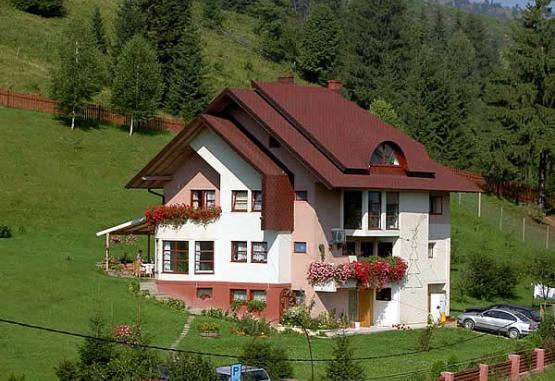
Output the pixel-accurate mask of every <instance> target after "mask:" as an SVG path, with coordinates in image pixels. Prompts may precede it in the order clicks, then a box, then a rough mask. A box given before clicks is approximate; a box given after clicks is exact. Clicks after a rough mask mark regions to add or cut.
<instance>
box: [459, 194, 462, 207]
mask: <svg viewBox="0 0 555 381" xmlns="http://www.w3.org/2000/svg"><path fill="white" fill-rule="evenodd" d="M461 198H462V195H461V192H459V206H461Z"/></svg>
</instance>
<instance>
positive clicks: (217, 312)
mask: <svg viewBox="0 0 555 381" xmlns="http://www.w3.org/2000/svg"><path fill="white" fill-rule="evenodd" d="M201 314H202V315H203V316H207V317H211V318H213V319H223V320H228V319H229V318H230V316H229V313H228V312H227V311H224V310H222V309H220V308H210V309H208V310H202V311H201Z"/></svg>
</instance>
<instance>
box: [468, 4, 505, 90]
mask: <svg viewBox="0 0 555 381" xmlns="http://www.w3.org/2000/svg"><path fill="white" fill-rule="evenodd" d="M462 30H463V31H464V33H465V35H466V36H467V37H468V39H469V40H470V42H471V43H472V46H473V47H474V52H475V67H476V70H475V71H476V74H477V75H478V77H479V78H480V80H481V81H482V83H483V82H485V80H486V79H487V78H489V77H490V76H491V74H492V73H493V71H494V69H495V67H496V66H497V65H498V64H499V48H498V42H497V41H495V39H494V38H493V36H492V33H491V31H490V30H489V29H488V28H487V26H486V24H485V23H484V21H483V19H482V18H481V17H480V16H478V15H476V14H473V13H468V14H467V16H466V19H465V20H464V22H463V26H462Z"/></svg>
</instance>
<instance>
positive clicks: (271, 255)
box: [156, 130, 291, 283]
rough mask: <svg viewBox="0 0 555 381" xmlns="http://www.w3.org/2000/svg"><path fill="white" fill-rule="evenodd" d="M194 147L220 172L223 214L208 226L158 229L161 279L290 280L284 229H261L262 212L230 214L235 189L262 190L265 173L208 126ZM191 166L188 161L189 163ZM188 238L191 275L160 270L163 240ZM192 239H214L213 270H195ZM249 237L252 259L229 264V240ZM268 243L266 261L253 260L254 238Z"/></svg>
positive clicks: (158, 264) (287, 247)
mask: <svg viewBox="0 0 555 381" xmlns="http://www.w3.org/2000/svg"><path fill="white" fill-rule="evenodd" d="M190 145H191V147H192V148H193V149H194V150H195V151H196V152H197V153H198V154H199V156H201V157H202V159H203V160H204V161H206V162H207V163H208V164H209V165H210V166H211V167H212V168H214V170H216V171H217V172H218V173H219V175H220V205H221V208H222V215H221V217H220V218H219V219H218V220H217V221H216V222H214V223H210V224H208V225H206V226H202V225H197V224H194V223H191V222H189V223H187V224H185V225H183V226H180V227H179V228H177V229H174V228H172V227H167V226H162V227H159V229H158V231H157V234H156V238H157V239H158V244H157V248H156V249H157V251H156V252H157V255H158V257H157V270H158V279H160V280H188V281H194V280H197V281H226V282H253V283H289V282H291V275H290V257H291V256H290V253H291V238H290V234H289V233H286V232H277V231H262V230H261V229H260V227H261V225H260V218H261V214H260V212H232V211H231V192H232V191H233V190H248V191H249V209H250V200H251V192H250V191H253V190H261V189H262V183H261V176H260V174H259V173H258V172H257V171H256V170H254V169H253V168H252V167H251V166H250V165H249V164H248V163H247V162H245V161H244V160H243V159H242V158H241V157H240V156H239V155H238V154H237V153H235V151H233V150H232V149H231V148H230V147H229V146H228V145H227V144H226V143H225V142H224V141H223V140H221V139H220V138H219V137H218V136H216V135H215V134H214V133H212V132H210V131H209V130H204V131H203V132H201V133H200V134H199V135H198V136H196V137H195V138H194V139H193V141H192V142H191V144H190ZM185 165H187V164H185ZM163 240H175V241H177V240H180V241H189V274H187V275H184V274H167V273H163V272H162V260H161V255H162V241H163ZM194 241H214V253H215V254H214V262H215V263H214V274H195V273H194V269H195V254H194V253H195V245H194ZM232 241H247V250H248V263H235V262H231V242H232ZM260 241H266V242H267V243H268V263H265V264H262V263H250V260H251V242H260Z"/></svg>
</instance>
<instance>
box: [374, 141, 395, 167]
mask: <svg viewBox="0 0 555 381" xmlns="http://www.w3.org/2000/svg"><path fill="white" fill-rule="evenodd" d="M400 158H401V154H400V153H399V151H398V150H397V149H395V148H394V147H393V146H392V145H391V144H389V143H382V144H380V145H379V146H378V147H377V148H376V149H375V150H374V153H372V159H371V160H370V165H393V166H399V165H401V161H400Z"/></svg>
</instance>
